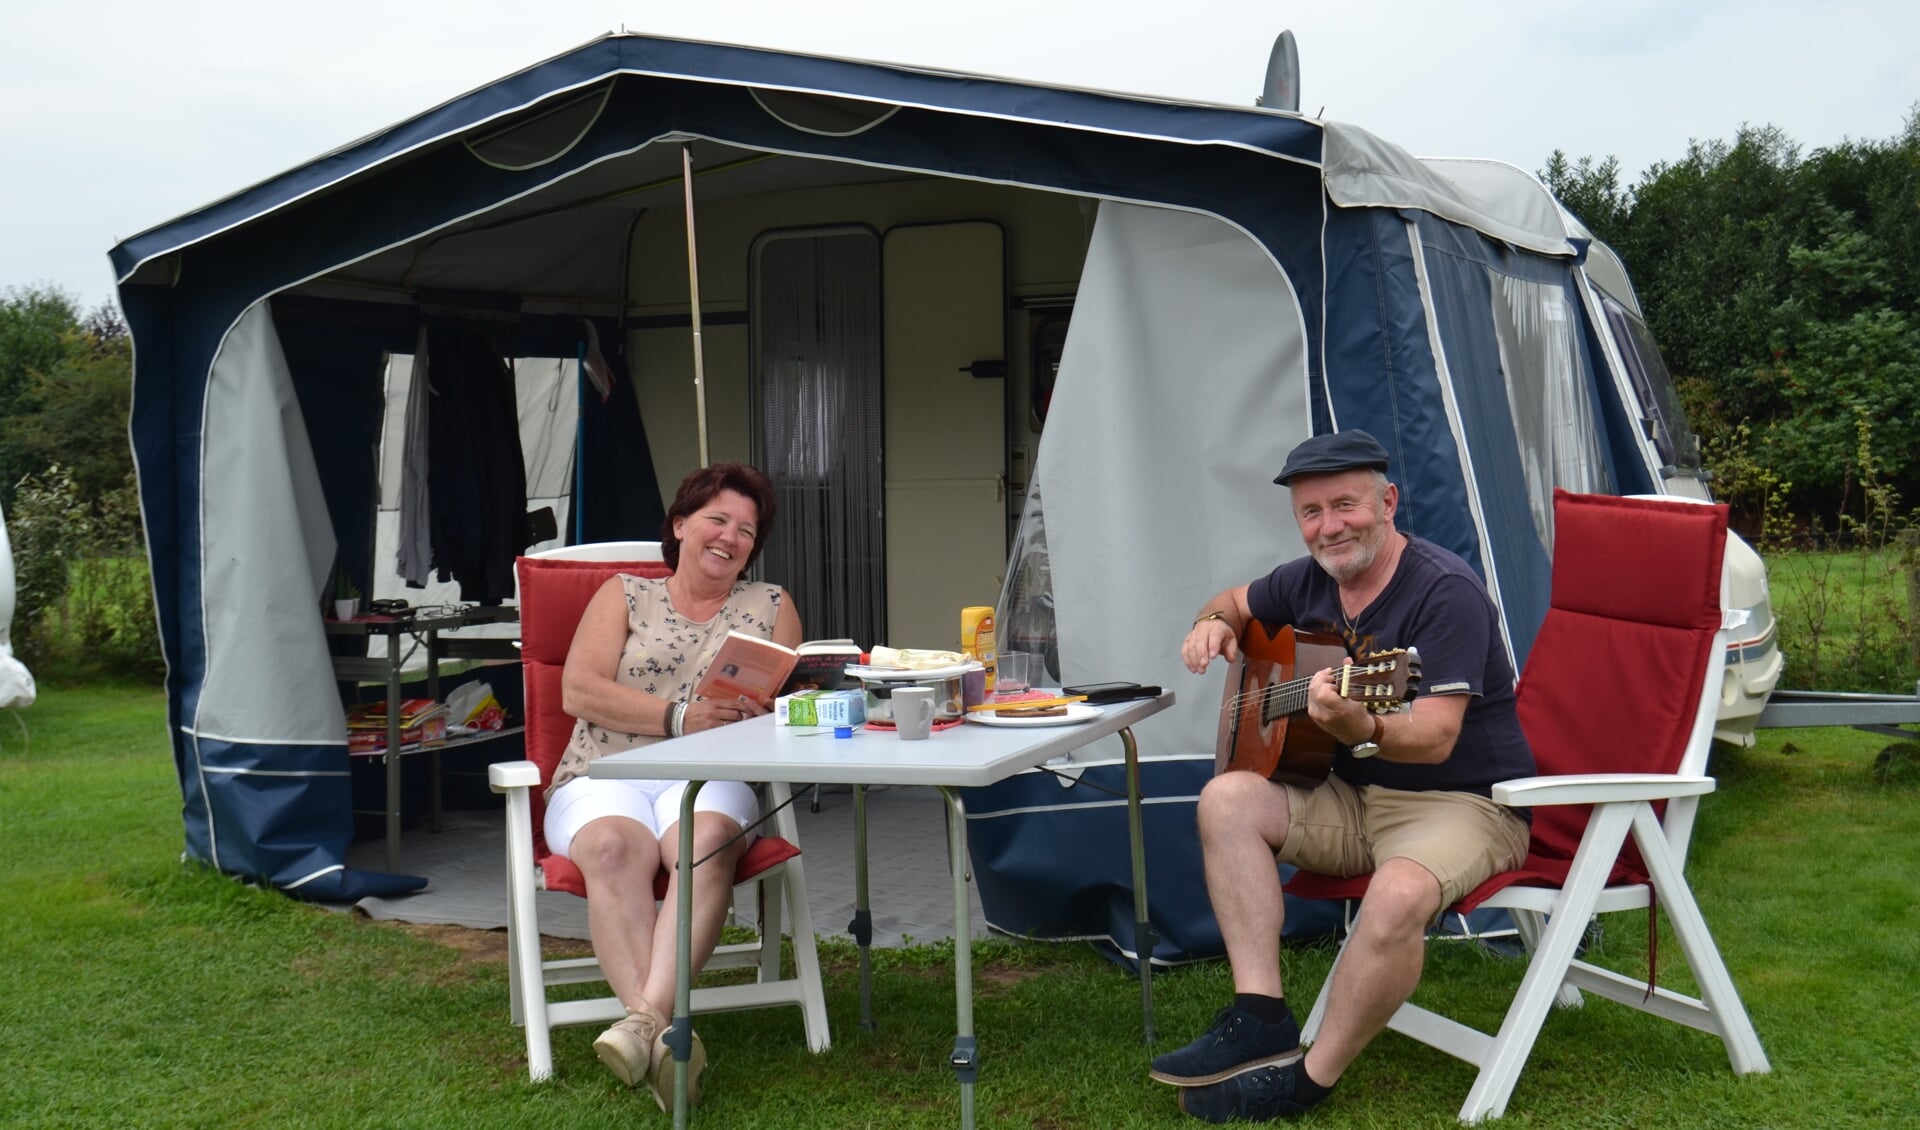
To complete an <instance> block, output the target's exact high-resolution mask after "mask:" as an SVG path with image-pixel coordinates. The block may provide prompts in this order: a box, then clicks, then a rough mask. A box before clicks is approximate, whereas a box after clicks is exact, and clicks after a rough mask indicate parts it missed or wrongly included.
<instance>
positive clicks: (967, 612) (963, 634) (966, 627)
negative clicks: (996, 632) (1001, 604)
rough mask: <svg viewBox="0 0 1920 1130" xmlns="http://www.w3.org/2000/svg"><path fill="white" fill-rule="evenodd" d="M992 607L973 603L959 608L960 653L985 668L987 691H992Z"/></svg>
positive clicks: (989, 692) (990, 692)
mask: <svg viewBox="0 0 1920 1130" xmlns="http://www.w3.org/2000/svg"><path fill="white" fill-rule="evenodd" d="M993 643H994V641H993V608H992V606H991V605H986V604H974V605H969V606H967V607H966V608H962V609H961V610H960V654H961V655H963V656H965V657H966V658H968V659H973V660H978V661H979V663H980V665H981V666H983V667H985V668H986V669H987V693H988V694H992V693H993V669H994V646H993Z"/></svg>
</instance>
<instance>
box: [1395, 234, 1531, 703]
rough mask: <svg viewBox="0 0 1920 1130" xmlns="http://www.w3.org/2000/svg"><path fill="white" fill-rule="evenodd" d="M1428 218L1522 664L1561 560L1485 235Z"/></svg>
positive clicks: (1463, 404)
mask: <svg viewBox="0 0 1920 1130" xmlns="http://www.w3.org/2000/svg"><path fill="white" fill-rule="evenodd" d="M1418 222H1419V227H1420V232H1421V237H1422V248H1423V250H1424V251H1425V255H1426V267H1427V277H1428V280H1429V285H1430V287H1431V290H1432V297H1433V305H1434V314H1435V317H1436V319H1437V320H1438V322H1439V331H1440V334H1439V336H1440V341H1441V347H1442V348H1443V349H1445V350H1446V353H1447V370H1448V374H1449V377H1450V379H1451V381H1452V384H1453V395H1454V399H1455V402H1456V403H1457V405H1458V406H1459V411H1460V420H1461V427H1462V429H1463V431H1464V434H1465V436H1466V442H1467V448H1468V454H1469V457H1470V459H1471V463H1472V467H1473V482H1472V484H1471V489H1472V490H1473V491H1474V492H1475V493H1476V494H1478V496H1479V498H1480V504H1481V505H1480V510H1481V514H1482V515H1483V517H1484V520H1485V522H1486V536H1487V542H1488V544H1487V546H1486V547H1485V552H1486V553H1487V554H1488V555H1489V557H1490V558H1491V563H1492V565H1493V568H1494V572H1495V576H1496V578H1497V580H1496V583H1495V584H1494V585H1492V586H1490V587H1491V588H1492V589H1493V596H1494V599H1495V600H1497V601H1498V602H1499V603H1500V608H1501V613H1502V615H1503V617H1504V619H1505V621H1506V624H1507V630H1508V635H1509V640H1510V642H1511V643H1512V645H1513V652H1514V655H1513V660H1514V666H1515V669H1516V670H1517V669H1519V668H1520V667H1521V666H1523V665H1524V664H1525V663H1526V657H1527V652H1528V650H1529V648H1530V647H1531V646H1532V643H1533V637H1534V634H1535V633H1536V632H1537V631H1538V630H1539V627H1540V621H1541V620H1542V619H1543V618H1544V617H1545V615H1546V608H1547V595H1548V588H1549V584H1550V581H1551V573H1550V567H1551V561H1550V558H1549V556H1548V547H1547V546H1546V545H1545V544H1543V542H1542V541H1541V538H1540V535H1539V533H1538V532H1537V531H1536V530H1535V528H1534V524H1533V518H1532V510H1531V502H1530V496H1529V493H1528V479H1527V473H1526V468H1525V466H1524V464H1523V463H1522V461H1521V458H1520V443H1519V438H1518V436H1517V435H1516V433H1515V428H1514V421H1513V410H1512V407H1511V405H1510V403H1509V401H1508V398H1507V388H1506V379H1505V376H1504V375H1503V373H1502V370H1501V361H1500V342H1499V340H1498V336H1497V334H1496V332H1495V329H1494V324H1493V316H1492V310H1493V290H1492V283H1491V281H1490V279H1489V277H1488V273H1487V268H1486V265H1485V264H1484V263H1483V262H1482V261H1481V259H1480V254H1481V251H1482V249H1481V248H1480V247H1479V246H1477V244H1478V241H1479V237H1478V236H1475V235H1473V234H1472V233H1470V232H1466V231H1464V230H1463V229H1459V228H1456V227H1454V226H1452V225H1450V224H1445V223H1443V222H1442V221H1438V220H1434V219H1432V218H1431V217H1424V216H1423V217H1420V219H1419V221H1418Z"/></svg>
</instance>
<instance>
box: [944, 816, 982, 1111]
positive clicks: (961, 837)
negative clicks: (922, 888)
mask: <svg viewBox="0 0 1920 1130" xmlns="http://www.w3.org/2000/svg"><path fill="white" fill-rule="evenodd" d="M940 795H942V796H944V797H946V798H947V837H948V850H949V851H950V852H951V853H952V856H953V999H954V1011H955V1015H956V1017H957V1019H958V1022H959V1023H958V1030H957V1031H956V1032H955V1034H954V1037H953V1073H954V1075H955V1076H957V1077H958V1078H959V1080H960V1126H961V1130H973V1084H974V1080H976V1079H978V1078H979V1076H980V1045H979V1042H978V1041H977V1040H975V1039H974V1037H973V915H972V913H971V908H970V907H968V905H967V809H966V806H965V805H964V804H963V803H962V802H961V800H960V794H959V793H958V792H956V791H954V790H953V789H951V788H948V787H947V786H945V785H942V786H940Z"/></svg>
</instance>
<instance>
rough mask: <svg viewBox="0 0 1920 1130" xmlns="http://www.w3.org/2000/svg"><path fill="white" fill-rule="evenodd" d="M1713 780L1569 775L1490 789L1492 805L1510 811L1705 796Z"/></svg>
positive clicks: (1524, 779) (1523, 779)
mask: <svg viewBox="0 0 1920 1130" xmlns="http://www.w3.org/2000/svg"><path fill="white" fill-rule="evenodd" d="M1713 789H1714V780H1713V778H1712V777H1691V776H1689V777H1683V776H1680V775H1678V774H1673V773H1568V774H1566V775H1564V776H1558V777H1519V778H1516V779H1514V780H1511V781H1502V782H1500V783H1499V784H1497V785H1495V786H1493V803H1495V804H1504V805H1507V806H1508V807H1511V808H1538V807H1540V806H1542V805H1549V804H1608V803H1611V802H1614V801H1637V800H1669V799H1672V798H1674V797H1683V796H1704V795H1705V794H1707V793H1710V792H1712V791H1713Z"/></svg>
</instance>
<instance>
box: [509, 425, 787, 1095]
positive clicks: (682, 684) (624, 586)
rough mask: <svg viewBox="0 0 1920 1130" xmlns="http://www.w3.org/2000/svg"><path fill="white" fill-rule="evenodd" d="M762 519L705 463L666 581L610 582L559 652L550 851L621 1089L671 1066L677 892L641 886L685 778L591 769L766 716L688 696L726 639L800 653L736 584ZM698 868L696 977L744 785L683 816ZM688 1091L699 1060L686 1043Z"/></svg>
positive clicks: (669, 837) (722, 786)
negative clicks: (582, 923)
mask: <svg viewBox="0 0 1920 1130" xmlns="http://www.w3.org/2000/svg"><path fill="white" fill-rule="evenodd" d="M773 511H774V497H773V487H772V486H771V484H769V483H768V481H767V477H766V476H765V475H764V474H762V473H761V472H760V471H759V470H757V469H755V468H753V467H749V466H746V465H745V464H742V463H716V464H714V465H713V466H710V467H703V468H701V469H700V470H697V471H695V472H693V473H692V474H691V475H688V476H687V477H686V478H685V479H684V480H682V481H681V483H680V486H679V489H678V490H677V491H676V492H675V494H674V499H673V505H672V506H671V507H669V508H668V510H667V518H666V522H665V524H664V525H663V526H662V527H661V531H660V534H661V544H660V550H661V556H662V558H663V559H664V560H665V561H666V562H667V564H668V565H669V566H671V567H672V569H673V574H672V575H671V576H669V577H666V578H664V579H653V578H642V577H633V576H625V575H622V576H616V577H613V578H612V579H610V580H608V581H607V583H606V584H605V585H603V586H602V587H601V589H600V591H599V592H597V593H595V594H594V597H593V600H592V602H591V603H590V604H588V606H587V610H586V613H585V615H583V616H582V617H581V620H580V627H579V629H578V630H577V631H576V632H575V634H574V638H573V645H572V647H571V648H570V649H569V650H568V652H567V663H566V669H565V671H564V673H563V675H562V677H561V705H562V708H563V709H564V710H565V711H566V713H568V714H569V715H572V716H573V717H574V718H575V719H577V721H576V722H575V725H574V730H573V735H572V737H571V738H569V740H568V742H567V748H566V752H565V753H564V754H563V755H562V757H561V760H560V764H559V766H558V767H557V768H556V769H555V770H554V774H553V784H552V786H550V788H549V789H548V792H547V814H546V823H545V832H546V842H547V846H548V847H549V848H550V849H551V850H552V851H553V853H554V854H555V855H561V856H565V857H567V858H568V859H571V860H572V861H573V863H574V864H575V865H576V866H578V867H579V868H580V871H581V874H582V875H583V876H584V877H585V879H586V883H587V887H588V889H589V890H591V891H592V892H593V904H594V905H593V914H592V915H590V916H589V921H588V929H589V931H590V932H591V934H592V936H593V946H594V952H595V953H597V954H598V955H600V964H601V968H602V969H603V970H604V971H605V972H606V974H607V981H608V983H609V984H610V985H611V986H612V987H613V991H614V993H615V995H617V996H618V997H619V998H620V1001H621V1003H622V1004H624V1005H625V1006H626V1010H627V1016H626V1018H625V1019H623V1020H621V1021H620V1022H619V1023H617V1024H615V1025H614V1026H613V1027H612V1028H610V1029H608V1030H607V1031H606V1032H605V1033H603V1034H602V1035H601V1037H600V1038H599V1039H598V1040H596V1041H595V1042H594V1050H595V1051H596V1052H597V1053H598V1054H599V1056H600V1058H601V1060H602V1061H604V1062H605V1063H606V1064H607V1066H608V1068H609V1069H611V1070H612V1071H613V1073H614V1074H615V1075H616V1076H618V1077H619V1078H620V1080H621V1081H622V1082H624V1083H626V1084H627V1085H628V1086H634V1085H636V1084H638V1083H640V1082H642V1081H645V1082H647V1083H648V1085H649V1086H651V1087H653V1089H654V1095H655V1097H656V1098H661V1101H662V1105H664V1104H665V1099H664V1098H662V1096H663V1095H664V1093H665V1090H664V1088H663V1087H662V1086H661V1082H662V1078H661V1073H662V1072H664V1075H665V1077H666V1081H667V1082H668V1083H669V1084H670V1080H671V1075H672V1067H671V1063H672V1061H671V1060H670V1058H669V1057H668V1056H667V1055H666V1054H665V1051H664V1047H665V1045H664V1044H660V1043H658V1040H659V1037H660V1034H661V1032H662V1031H663V1030H664V1029H665V1027H666V1023H665V1018H666V1017H667V1016H668V1015H670V1014H671V1011H672V1004H673V998H674V963H673V962H672V961H670V960H654V956H655V954H654V948H655V942H656V939H672V938H674V937H675V936H676V929H675V925H674V916H675V914H676V913H677V912H678V903H677V895H676V893H675V891H674V889H673V887H672V886H671V885H670V886H669V888H668V891H667V895H666V899H665V901H664V902H663V903H662V904H661V905H660V907H659V908H658V909H656V907H655V905H654V886H653V883H654V876H655V874H656V872H658V871H659V870H660V869H661V868H663V867H664V868H666V869H667V870H668V871H669V872H670V873H671V874H672V875H673V877H672V879H671V880H670V883H671V884H678V882H679V876H678V873H677V872H674V871H673V868H674V864H675V862H676V861H677V859H678V851H679V839H678V832H677V822H678V818H679V814H680V804H681V798H682V796H683V795H684V793H685V790H686V787H687V785H686V782H684V781H615V780H596V779H594V778H592V777H589V776H588V775H587V773H586V770H587V766H588V765H589V764H591V763H592V762H593V761H594V760H595V759H597V758H599V757H601V756H604V755H605V754H608V753H612V752H615V751H617V750H624V749H633V748H637V747H643V746H648V745H652V744H653V743H655V742H659V741H663V740H666V739H668V738H677V737H679V736H681V735H682V734H687V733H692V732H694V731H696V730H710V729H713V728H715V727H719V726H725V725H729V724H731V723H734V722H738V721H740V720H742V719H744V718H752V717H755V716H756V715H760V714H765V713H766V712H767V710H768V708H769V707H770V706H771V704H770V703H768V702H763V701H757V700H753V699H749V698H744V697H741V698H724V699H710V698H705V697H702V696H701V695H699V694H698V693H696V691H695V688H696V687H698V686H699V685H700V680H701V676H703V675H704V674H705V673H706V670H707V668H708V667H709V666H711V665H712V663H713V659H714V656H715V654H716V653H717V652H718V651H719V649H720V645H721V644H723V643H724V642H725V641H726V640H727V638H728V637H729V636H730V635H733V634H743V635H749V636H756V637H759V638H761V639H770V640H773V641H774V642H776V643H780V644H783V645H785V646H787V647H793V646H796V645H797V644H799V642H800V617H799V614H798V613H797V612H795V611H794V608H793V600H792V598H791V597H789V596H788V595H787V593H786V591H785V590H784V589H782V588H780V587H779V586H778V585H771V584H765V583H761V582H756V581H747V580H744V579H743V577H744V575H745V573H746V570H747V568H748V566H750V565H752V564H753V562H754V560H755V559H756V558H757V557H758V556H759V555H760V549H761V544H762V543H761V536H760V535H761V531H762V530H764V529H766V528H768V527H769V525H770V523H771V519H772V517H773ZM694 810H695V812H694V827H693V842H694V851H695V854H696V858H701V859H705V858H707V857H708V856H710V855H712V856H714V857H715V862H714V866H712V867H702V868H699V869H697V870H696V871H694V889H693V892H692V906H693V910H692V921H693V929H692V940H693V967H694V968H695V969H698V968H699V967H700V965H702V964H703V963H704V962H705V961H706V959H707V956H708V955H709V954H711V953H712V951H713V946H714V943H715V942H716V941H717V940H718V939H719V934H720V921H721V918H722V917H723V916H724V915H725V913H726V908H727V901H728V896H729V894H730V893H731V890H732V883H731V876H732V875H733V872H734V865H735V864H736V863H737V862H738V860H739V858H740V856H741V855H742V854H744V853H745V851H746V849H747V846H748V845H749V844H751V843H752V841H753V836H752V835H751V834H746V835H743V834H742V830H743V829H749V828H752V827H753V825H754V823H755V822H756V820H757V819H758V818H759V813H760V805H759V797H758V795H757V794H756V793H755V792H754V790H753V787H752V786H750V785H746V784H742V783H740V782H727V781H722V782H715V783H711V784H708V785H706V786H705V787H704V788H702V789H701V791H700V792H699V794H698V796H697V798H696V800H695V804H694ZM689 1062H690V1064H691V1065H692V1068H691V1069H692V1071H693V1072H694V1078H693V1079H692V1081H691V1082H689V1084H688V1089H689V1093H690V1094H694V1095H697V1094H698V1093H699V1083H698V1078H697V1076H698V1073H699V1070H700V1068H701V1066H703V1065H704V1063H705V1051H704V1049H702V1048H701V1047H700V1044H699V1037H698V1035H696V1036H695V1037H694V1052H693V1057H692V1059H691V1060H690V1061H689Z"/></svg>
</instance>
